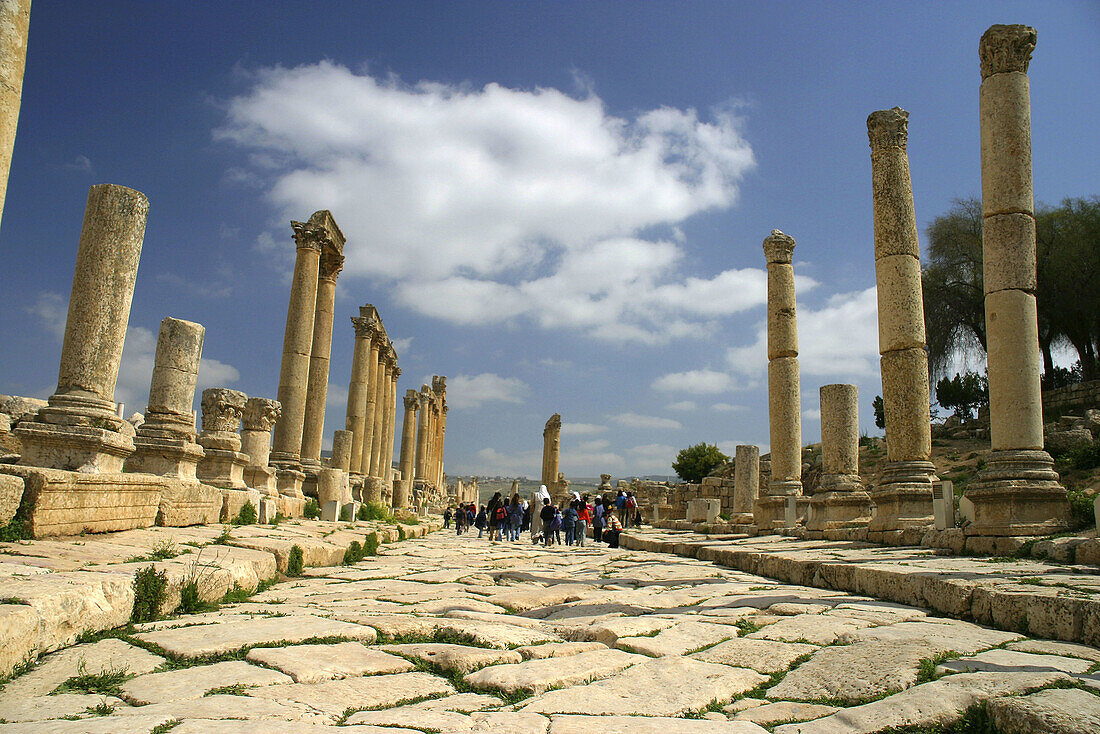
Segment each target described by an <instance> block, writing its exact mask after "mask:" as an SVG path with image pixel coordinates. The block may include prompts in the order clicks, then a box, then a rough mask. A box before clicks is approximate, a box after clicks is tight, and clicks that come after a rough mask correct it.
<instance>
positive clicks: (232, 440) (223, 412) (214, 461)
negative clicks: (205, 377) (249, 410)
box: [198, 387, 249, 489]
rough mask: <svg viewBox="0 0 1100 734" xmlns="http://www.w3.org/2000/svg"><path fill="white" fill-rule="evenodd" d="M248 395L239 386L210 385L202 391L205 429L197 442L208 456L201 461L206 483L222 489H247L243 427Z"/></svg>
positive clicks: (204, 482) (200, 464)
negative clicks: (242, 444) (235, 388)
mask: <svg viewBox="0 0 1100 734" xmlns="http://www.w3.org/2000/svg"><path fill="white" fill-rule="evenodd" d="M247 401H248V396H247V395H245V394H244V393H243V392H240V391H239V390H230V389H228V388H225V387H211V388H208V389H206V390H203V391H202V433H200V434H199V435H198V442H199V445H201V446H202V447H203V449H204V452H205V454H206V455H205V456H204V457H203V459H202V461H200V462H199V468H198V477H199V480H200V481H201V482H202V483H203V484H209V485H210V486H211V487H221V488H222V489H247V488H248V487H247V485H246V484H245V483H244V469H245V467H246V466H248V461H249V457H248V456H247V455H246V454H243V453H241V436H240V434H239V433H237V431H238V429H239V428H240V427H241V418H242V417H243V416H244V408H245V404H246V403H247Z"/></svg>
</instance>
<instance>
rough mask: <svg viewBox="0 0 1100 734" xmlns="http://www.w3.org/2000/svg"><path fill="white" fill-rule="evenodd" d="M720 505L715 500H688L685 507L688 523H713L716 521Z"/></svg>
mask: <svg viewBox="0 0 1100 734" xmlns="http://www.w3.org/2000/svg"><path fill="white" fill-rule="evenodd" d="M721 511H722V510H721V503H720V502H719V501H718V500H715V499H697V500H689V501H688V506H687V520H688V522H702V523H713V522H715V521H717V520H718V514H719V513H720V512H721Z"/></svg>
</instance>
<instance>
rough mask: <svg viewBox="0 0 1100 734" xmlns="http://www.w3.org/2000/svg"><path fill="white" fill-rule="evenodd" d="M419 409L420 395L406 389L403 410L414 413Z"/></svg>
mask: <svg viewBox="0 0 1100 734" xmlns="http://www.w3.org/2000/svg"><path fill="white" fill-rule="evenodd" d="M419 409H420V393H418V392H417V391H416V390H413V389H411V388H410V389H408V390H406V391H405V410H412V411H416V410H419Z"/></svg>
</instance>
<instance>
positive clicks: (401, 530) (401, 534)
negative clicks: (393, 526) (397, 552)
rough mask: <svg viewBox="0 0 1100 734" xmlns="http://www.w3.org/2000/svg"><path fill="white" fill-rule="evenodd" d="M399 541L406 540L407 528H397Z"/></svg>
mask: <svg viewBox="0 0 1100 734" xmlns="http://www.w3.org/2000/svg"><path fill="white" fill-rule="evenodd" d="M397 540H398V541H401V540H405V528H403V527H401V526H400V525H398V526H397Z"/></svg>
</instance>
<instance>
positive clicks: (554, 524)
mask: <svg viewBox="0 0 1100 734" xmlns="http://www.w3.org/2000/svg"><path fill="white" fill-rule="evenodd" d="M562 522H564V520H563V519H562V516H561V510H560V509H558V507H557V505H555V506H554V518H553V519H552V520H550V532H551V534H552V535H553V536H554V543H556V544H557V545H561V525H562Z"/></svg>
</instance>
